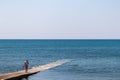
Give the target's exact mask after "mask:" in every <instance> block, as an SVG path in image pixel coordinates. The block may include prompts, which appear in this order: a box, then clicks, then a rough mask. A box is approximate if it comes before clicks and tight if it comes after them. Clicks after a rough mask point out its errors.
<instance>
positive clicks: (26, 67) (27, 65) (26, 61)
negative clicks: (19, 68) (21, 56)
mask: <svg viewBox="0 0 120 80" xmlns="http://www.w3.org/2000/svg"><path fill="white" fill-rule="evenodd" d="M28 68H29V61H28V60H25V61H24V69H25V72H26V73H27V72H28Z"/></svg>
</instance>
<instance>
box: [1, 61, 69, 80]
mask: <svg viewBox="0 0 120 80" xmlns="http://www.w3.org/2000/svg"><path fill="white" fill-rule="evenodd" d="M70 61H71V60H69V59H63V60H58V61H56V62H53V63H50V64H46V65H43V66H38V67H34V68H32V69H29V70H28V72H27V73H25V71H24V70H23V71H18V72H12V73H6V74H0V80H10V79H15V78H21V77H24V76H29V75H32V74H35V73H38V72H40V71H44V70H47V69H50V68H54V67H57V66H60V65H62V64H64V63H66V62H70Z"/></svg>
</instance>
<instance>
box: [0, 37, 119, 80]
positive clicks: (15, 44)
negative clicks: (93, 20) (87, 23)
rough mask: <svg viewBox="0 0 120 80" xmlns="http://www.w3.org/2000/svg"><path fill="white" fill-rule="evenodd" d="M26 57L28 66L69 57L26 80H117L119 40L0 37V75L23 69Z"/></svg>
mask: <svg viewBox="0 0 120 80" xmlns="http://www.w3.org/2000/svg"><path fill="white" fill-rule="evenodd" d="M26 59H27V60H29V66H30V67H29V68H32V67H36V66H40V65H45V64H48V63H51V62H55V61H57V60H62V59H70V60H71V61H70V62H68V63H65V64H63V65H61V66H58V67H55V68H52V69H49V70H45V71H41V72H39V73H37V74H34V75H31V76H29V77H28V78H26V80H120V40H109V39H107V40H105V39H104V40H102V39H101V40H99V39H98V40H95V39H90V40H89V39H88V40H84V39H45V40H44V39H26V40H25V39H17V40H15V39H13V40H12V39H11V40H9V39H7V40H3V39H2V40H0V74H3V73H9V72H15V71H20V70H23V69H24V68H23V64H24V61H25V60H26ZM22 80H25V79H22Z"/></svg>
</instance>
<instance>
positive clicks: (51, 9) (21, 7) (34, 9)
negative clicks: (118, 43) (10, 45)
mask: <svg viewBox="0 0 120 80" xmlns="http://www.w3.org/2000/svg"><path fill="white" fill-rule="evenodd" d="M119 30H120V0H0V39H120V31H119Z"/></svg>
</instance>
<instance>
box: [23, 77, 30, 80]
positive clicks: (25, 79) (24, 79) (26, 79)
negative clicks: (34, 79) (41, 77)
mask: <svg viewBox="0 0 120 80" xmlns="http://www.w3.org/2000/svg"><path fill="white" fill-rule="evenodd" d="M21 80H29V79H28V77H25V78H22V79H21Z"/></svg>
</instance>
